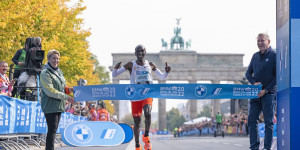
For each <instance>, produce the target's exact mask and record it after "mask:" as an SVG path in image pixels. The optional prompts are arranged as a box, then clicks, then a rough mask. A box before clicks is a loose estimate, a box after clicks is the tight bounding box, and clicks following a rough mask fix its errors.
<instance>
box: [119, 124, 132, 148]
mask: <svg viewBox="0 0 300 150" xmlns="http://www.w3.org/2000/svg"><path fill="white" fill-rule="evenodd" d="M119 126H121V127H122V129H123V130H124V133H125V139H124V141H123V142H122V144H124V143H128V142H130V141H131V140H132V138H133V131H132V128H131V127H130V126H129V125H128V124H125V123H119Z"/></svg>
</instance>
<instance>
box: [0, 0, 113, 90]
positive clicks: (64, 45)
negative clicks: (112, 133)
mask: <svg viewBox="0 0 300 150" xmlns="http://www.w3.org/2000/svg"><path fill="white" fill-rule="evenodd" d="M67 2H69V0H1V2H0V60H1V61H3V60H4V61H6V62H8V64H12V61H11V59H12V57H13V56H14V54H15V52H16V51H17V50H18V49H21V48H23V47H24V44H25V39H26V38H27V37H41V39H42V49H43V50H45V54H47V53H48V51H49V50H51V49H56V50H58V51H59V52H60V54H61V56H60V65H59V67H60V69H61V70H63V72H64V76H65V78H66V79H67V81H68V85H69V86H76V85H77V81H78V80H79V79H80V78H83V79H86V80H87V81H88V85H95V84H107V83H109V81H110V79H109V75H108V72H107V71H106V70H105V69H103V67H102V66H100V65H99V63H98V61H97V59H96V57H95V56H94V55H92V53H91V52H90V51H89V50H88V48H89V45H88V44H89V43H88V41H87V40H86V38H87V37H89V36H90V34H91V33H90V30H84V29H83V28H82V24H83V19H81V18H78V15H79V14H80V13H82V11H83V10H85V9H86V7H85V6H82V3H83V1H82V0H79V1H78V2H77V3H76V4H75V5H73V6H71V7H70V6H68V5H67V4H66V3H67ZM45 59H46V57H45ZM46 62H47V60H44V62H43V63H46ZM103 82H105V83H103Z"/></svg>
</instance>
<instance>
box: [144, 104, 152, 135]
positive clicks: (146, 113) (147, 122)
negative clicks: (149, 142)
mask: <svg viewBox="0 0 300 150" xmlns="http://www.w3.org/2000/svg"><path fill="white" fill-rule="evenodd" d="M143 109H144V116H145V137H147V136H148V135H149V130H150V126H151V110H152V106H151V105H149V104H147V105H145V106H144V107H143Z"/></svg>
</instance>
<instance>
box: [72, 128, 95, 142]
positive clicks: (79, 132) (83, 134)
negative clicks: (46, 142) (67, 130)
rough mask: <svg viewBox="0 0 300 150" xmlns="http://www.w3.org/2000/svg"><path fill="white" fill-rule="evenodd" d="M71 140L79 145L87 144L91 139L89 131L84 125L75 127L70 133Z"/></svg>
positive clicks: (91, 135) (91, 134)
mask: <svg viewBox="0 0 300 150" xmlns="http://www.w3.org/2000/svg"><path fill="white" fill-rule="evenodd" d="M72 136H73V139H74V140H75V141H76V142H78V143H81V144H84V143H88V142H90V141H91V140H92V138H93V133H92V131H91V129H90V128H89V127H87V126H85V125H77V126H75V127H74V128H73V131H72Z"/></svg>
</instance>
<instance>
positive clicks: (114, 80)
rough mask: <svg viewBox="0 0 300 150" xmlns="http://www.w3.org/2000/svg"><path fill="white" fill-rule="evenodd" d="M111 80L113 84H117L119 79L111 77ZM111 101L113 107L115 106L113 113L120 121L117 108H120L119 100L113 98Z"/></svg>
mask: <svg viewBox="0 0 300 150" xmlns="http://www.w3.org/2000/svg"><path fill="white" fill-rule="evenodd" d="M112 81H113V84H119V82H120V81H119V80H116V79H113V80H112ZM112 102H113V104H114V108H115V113H114V114H115V115H116V116H117V118H118V121H120V112H119V110H120V101H119V100H113V101H112Z"/></svg>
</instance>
